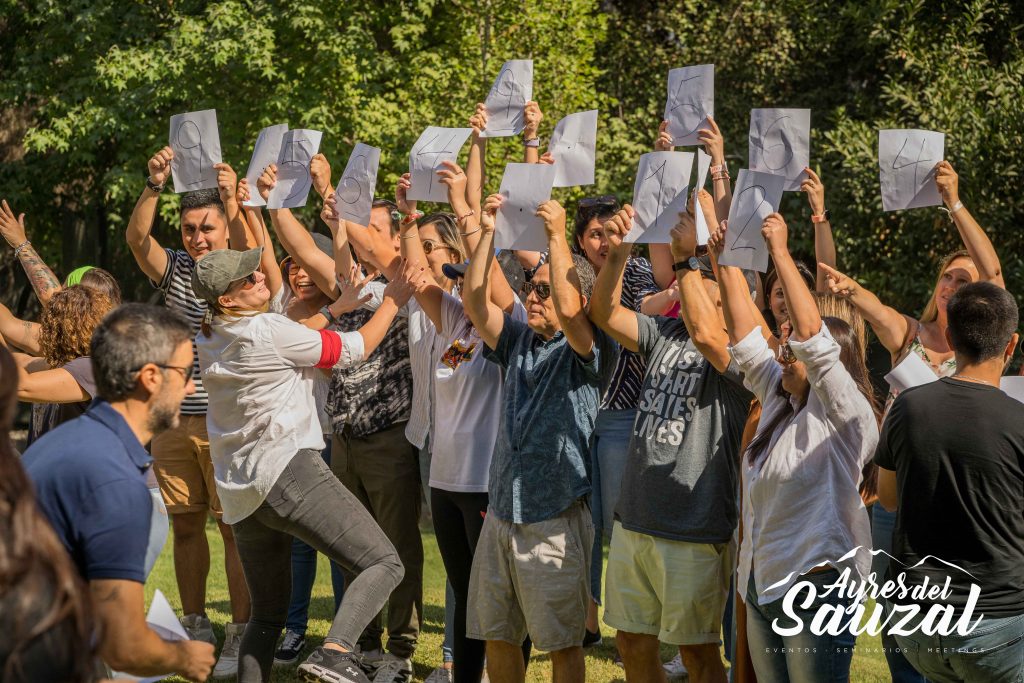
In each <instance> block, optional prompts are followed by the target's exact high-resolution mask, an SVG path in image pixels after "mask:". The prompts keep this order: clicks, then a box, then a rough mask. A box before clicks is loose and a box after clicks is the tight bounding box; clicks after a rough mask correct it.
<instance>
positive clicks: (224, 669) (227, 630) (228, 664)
mask: <svg viewBox="0 0 1024 683" xmlns="http://www.w3.org/2000/svg"><path fill="white" fill-rule="evenodd" d="M244 631H245V624H225V625H224V647H223V648H222V649H221V651H220V657H218V658H217V664H216V666H214V667H213V677H214V678H228V677H230V676H237V675H238V646H239V645H241V644H242V633H243V632H244Z"/></svg>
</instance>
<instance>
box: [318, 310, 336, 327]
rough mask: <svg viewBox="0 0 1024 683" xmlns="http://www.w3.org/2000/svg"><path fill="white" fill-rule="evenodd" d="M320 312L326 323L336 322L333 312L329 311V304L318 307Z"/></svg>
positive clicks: (334, 323) (332, 323)
mask: <svg viewBox="0 0 1024 683" xmlns="http://www.w3.org/2000/svg"><path fill="white" fill-rule="evenodd" d="M320 314H321V315H322V316H323V317H325V318H327V323H328V324H329V325H337V324H338V319H337V318H335V317H334V314H333V313H331V308H330V306H329V305H328V306H324V307H323V308H321V309H320Z"/></svg>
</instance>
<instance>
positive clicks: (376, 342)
mask: <svg viewBox="0 0 1024 683" xmlns="http://www.w3.org/2000/svg"><path fill="white" fill-rule="evenodd" d="M398 268H399V271H398V272H399V275H398V276H397V277H395V278H394V279H393V280H391V282H389V283H388V286H387V287H385V288H384V300H383V301H382V302H381V304H380V306H379V307H378V308H377V311H376V312H375V313H374V314H373V317H372V318H370V319H369V320H368V321H367V322H366V324H365V325H363V326H362V327H360V328H359V334H361V335H362V337H363V349H364V350H363V358H369V357H370V354H372V353H373V352H374V351H375V350H377V347H378V346H380V343H381V342H382V341H384V336H385V335H386V334H387V333H388V329H389V328H390V327H391V322H392V321H393V320H394V319H395V316H396V315H397V314H398V311H399V309H401V308H402V306H405V305H406V304H407V303H408V302H409V298H410V297H411V296H412V294H413V292H414V291H415V289H416V288H417V287H421V286H423V284H424V282H423V281H424V278H425V275H424V270H425V269H424V267H423V266H417V265H415V264H409V263H406V262H404V261H402V262H400V263H399V264H398Z"/></svg>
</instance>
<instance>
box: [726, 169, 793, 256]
mask: <svg viewBox="0 0 1024 683" xmlns="http://www.w3.org/2000/svg"><path fill="white" fill-rule="evenodd" d="M785 184H786V179H785V178H784V177H782V176H780V175H772V174H771V173H759V172H758V171H751V170H750V169H747V168H743V169H740V173H739V177H737V178H736V189H734V190H733V194H732V205H731V206H730V207H729V229H728V230H726V233H725V248H724V249H723V250H722V255H721V256H719V257H718V262H719V263H720V264H722V265H723V266H736V267H738V268H745V269H747V270H756V271H759V272H761V273H766V272H768V245H767V244H765V241H764V237H762V236H761V224H762V223H764V219H765V218H766V217H767V216H768V215H769V214H772V213H775V212H776V211H778V210H779V202H781V201H782V188H783V186H784V185H785Z"/></svg>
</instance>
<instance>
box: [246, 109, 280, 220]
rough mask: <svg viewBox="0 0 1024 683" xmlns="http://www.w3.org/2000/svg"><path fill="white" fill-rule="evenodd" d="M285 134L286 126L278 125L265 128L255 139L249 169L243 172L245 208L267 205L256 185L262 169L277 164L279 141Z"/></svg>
mask: <svg viewBox="0 0 1024 683" xmlns="http://www.w3.org/2000/svg"><path fill="white" fill-rule="evenodd" d="M287 132H288V124H287V123H279V124H277V125H276V126H267V127H266V128H264V129H263V130H261V131H260V134H259V136H258V137H257V138H256V144H255V145H253V148H252V159H250V160H249V168H248V169H247V170H246V172H245V178H246V180H248V181H249V201H247V202H245V205H246V206H266V204H267V203H266V202H265V201H263V197H261V196H260V193H259V190H258V189H257V188H256V183H257V182H258V181H259V179H260V176H261V175H263V169H265V168H266V167H267V166H269V165H270V164H276V163H277V155H278V153H279V152H280V151H281V141H282V140H284V134H285V133H287Z"/></svg>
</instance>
